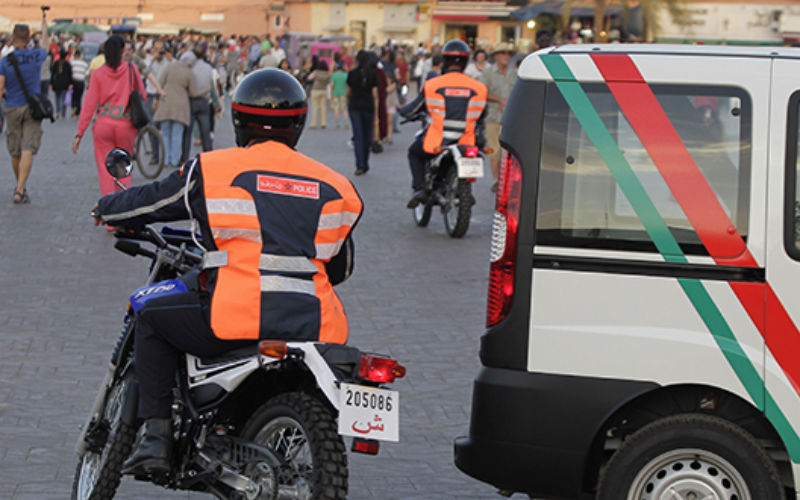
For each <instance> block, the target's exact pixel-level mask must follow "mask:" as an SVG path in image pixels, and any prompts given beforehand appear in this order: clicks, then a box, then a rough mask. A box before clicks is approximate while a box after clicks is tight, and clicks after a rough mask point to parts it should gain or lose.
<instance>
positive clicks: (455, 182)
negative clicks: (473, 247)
mask: <svg viewBox="0 0 800 500" xmlns="http://www.w3.org/2000/svg"><path fill="white" fill-rule="evenodd" d="M472 204H473V199H472V187H471V186H470V183H469V182H467V181H466V180H464V179H459V177H458V174H457V173H456V168H455V166H453V168H451V169H450V172H448V174H447V180H446V184H445V192H444V205H443V206H442V214H443V215H444V227H445V229H446V230H447V234H449V235H450V236H451V237H452V238H461V237H462V236H464V235H465V234H467V229H469V218H470V216H471V215H472Z"/></svg>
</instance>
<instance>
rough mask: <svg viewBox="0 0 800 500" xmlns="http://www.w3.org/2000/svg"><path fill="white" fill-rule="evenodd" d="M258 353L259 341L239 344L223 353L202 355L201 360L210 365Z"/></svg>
mask: <svg viewBox="0 0 800 500" xmlns="http://www.w3.org/2000/svg"><path fill="white" fill-rule="evenodd" d="M256 354H258V342H253V343H252V344H250V345H244V346H239V347H236V348H234V349H231V350H230V351H225V352H223V353H221V354H215V355H213V356H201V357H200V362H201V363H202V364H204V365H206V366H208V365H221V364H222V363H228V362H230V361H236V360H237V359H243V358H251V357H253V356H255V355H256Z"/></svg>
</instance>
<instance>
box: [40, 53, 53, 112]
mask: <svg viewBox="0 0 800 500" xmlns="http://www.w3.org/2000/svg"><path fill="white" fill-rule="evenodd" d="M42 45H43V46H44V48H45V50H47V44H46V43H42ZM52 66H53V56H52V55H50V52H47V58H46V59H45V60H44V62H43V63H42V69H41V76H40V78H39V80H40V83H39V87H40V89H41V93H42V95H43V96H45V97H47V98H48V99H49V98H50V69H51V68H52Z"/></svg>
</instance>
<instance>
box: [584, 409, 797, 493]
mask: <svg viewBox="0 0 800 500" xmlns="http://www.w3.org/2000/svg"><path fill="white" fill-rule="evenodd" d="M597 498H598V499H600V500H612V499H613V500H616V499H627V500H666V499H669V500H672V499H692V498H694V499H698V500H699V499H708V500H756V499H759V500H760V499H765V500H766V499H769V500H783V498H784V492H783V488H782V486H781V483H780V477H779V475H778V470H777V468H776V466H775V463H774V462H773V461H772V459H771V458H770V457H769V456H768V455H767V454H766V452H765V451H764V449H763V447H762V446H761V445H760V444H759V443H758V441H756V440H755V438H754V437H753V436H752V435H751V434H750V433H748V432H747V431H745V430H744V429H742V428H741V427H739V426H737V425H735V424H733V423H731V422H728V421H727V420H723V419H721V418H719V417H715V416H711V415H703V414H686V415H675V416H672V417H666V418H663V419H661V420H657V421H655V422H653V423H651V424H649V425H646V426H645V427H643V428H641V429H639V430H638V431H636V432H635V433H634V434H632V435H631V436H630V437H628V438H627V439H626V440H625V441H624V443H623V445H622V446H621V447H620V449H619V450H617V452H616V453H615V454H614V455H613V456H612V457H611V460H610V461H609V462H608V466H607V467H606V469H605V470H604V471H603V473H602V474H601V475H600V481H599V486H598V495H597Z"/></svg>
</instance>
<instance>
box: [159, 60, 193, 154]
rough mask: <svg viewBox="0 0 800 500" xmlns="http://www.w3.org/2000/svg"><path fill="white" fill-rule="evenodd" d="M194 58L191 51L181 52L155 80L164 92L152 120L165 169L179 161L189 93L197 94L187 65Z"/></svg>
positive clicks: (189, 115)
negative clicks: (161, 140) (158, 132)
mask: <svg viewBox="0 0 800 500" xmlns="http://www.w3.org/2000/svg"><path fill="white" fill-rule="evenodd" d="M189 54H191V55H189ZM184 57H185V58H186V59H185V60H184V59H183V58H184ZM194 59H195V56H194V54H192V53H191V51H188V52H184V54H183V56H182V58H181V59H178V60H174V61H172V62H171V63H170V64H169V66H167V67H166V68H164V70H163V71H162V73H161V76H160V77H159V79H158V83H159V85H161V88H162V89H163V90H164V97H162V98H160V99H159V100H158V101H157V105H156V113H155V116H153V121H155V122H156V123H158V124H159V127H160V128H161V135H162V137H163V138H164V163H165V164H166V165H167V166H177V165H178V164H179V163H180V160H181V152H182V150H183V131H184V129H185V128H186V127H188V126H189V121H190V119H191V109H190V107H189V92H191V93H193V94H196V93H197V84H196V83H195V78H194V74H193V73H192V67H191V66H190V65H189V63H188V62H187V61H189V60H191V61H194Z"/></svg>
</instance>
